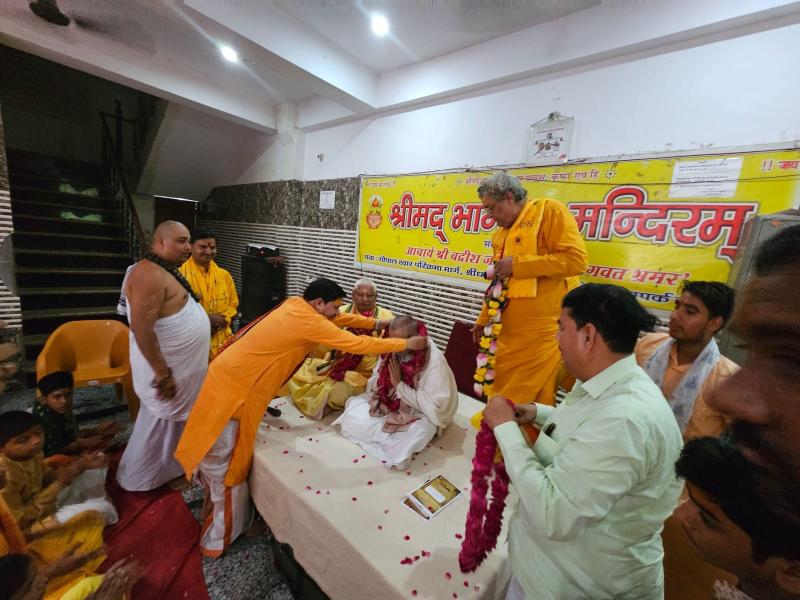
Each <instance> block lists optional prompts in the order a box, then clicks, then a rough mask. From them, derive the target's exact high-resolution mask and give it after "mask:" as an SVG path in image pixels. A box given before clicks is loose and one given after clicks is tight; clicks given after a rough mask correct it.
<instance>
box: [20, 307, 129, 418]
mask: <svg viewBox="0 0 800 600" xmlns="http://www.w3.org/2000/svg"><path fill="white" fill-rule="evenodd" d="M53 371H72V376H73V377H74V378H75V387H76V388H80V387H94V386H98V385H108V384H114V387H115V389H116V394H117V400H122V393H123V391H124V393H125V398H126V400H127V401H128V413H129V414H130V418H131V421H134V420H136V414H137V413H138V412H139V397H138V396H137V395H136V393H135V392H134V391H133V378H132V377H131V364H130V360H129V358H128V328H127V327H126V326H125V325H123V324H122V323H120V322H119V321H111V320H109V321H102V320H88V321H70V322H68V323H64V324H63V325H61V326H59V327H58V329H56V330H55V331H54V332H53V333H51V334H50V337H49V338H47V343H46V344H45V345H44V348H43V349H42V351H41V352H40V353H39V356H38V357H37V358H36V379H37V380H38V379H39V378H40V377H42V376H44V375H47V374H48V373H52V372H53Z"/></svg>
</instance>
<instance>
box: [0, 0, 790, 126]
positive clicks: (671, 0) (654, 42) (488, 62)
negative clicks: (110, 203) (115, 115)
mask: <svg viewBox="0 0 800 600" xmlns="http://www.w3.org/2000/svg"><path fill="white" fill-rule="evenodd" d="M40 1H47V0H40ZM50 1H51V2H52V1H53V0H50ZM56 1H57V2H58V5H59V7H60V9H61V11H62V12H63V13H64V14H66V15H67V16H69V17H70V18H71V23H70V24H69V26H67V27H59V26H57V25H53V24H51V23H48V22H46V21H44V20H42V19H40V18H38V17H37V16H35V15H34V14H33V13H32V12H31V10H30V9H29V8H28V3H29V0H4V1H3V2H0V43H3V44H6V45H8V46H11V47H14V48H17V49H19V50H23V51H25V52H29V53H32V54H35V55H38V56H42V57H44V58H47V59H50V60H53V61H55V62H59V63H61V64H65V65H67V66H69V67H72V68H76V69H79V70H82V71H85V72H88V73H90V74H92V75H96V76H99V77H103V78H105V79H109V80H111V81H114V82H116V83H120V84H123V85H127V86H129V87H132V88H134V89H138V90H141V91H144V92H147V93H150V94H153V95H156V96H160V97H162V98H165V99H167V100H170V101H173V102H177V103H180V104H182V105H185V106H189V107H192V108H195V109H198V110H201V111H203V112H205V113H207V114H211V115H215V116H219V117H221V118H223V119H226V120H229V121H233V122H236V123H239V124H242V125H245V126H246V127H249V128H252V129H256V130H259V131H264V132H267V133H275V132H276V131H277V130H279V129H280V127H281V123H279V121H281V120H283V121H281V122H282V123H283V126H284V127H285V126H286V120H287V119H288V120H289V121H290V123H291V124H290V125H289V126H290V127H295V126H296V127H298V128H301V129H305V130H313V129H314V128H324V127H330V126H333V125H336V124H338V123H343V122H347V121H354V120H358V119H363V118H364V117H367V116H371V115H378V114H387V113H391V112H392V111H406V110H412V109H414V108H415V107H418V106H425V105H431V104H434V103H442V102H447V101H449V100H448V99H453V98H457V97H463V96H464V95H468V94H478V93H486V92H487V91H488V90H489V89H492V86H507V85H521V84H522V82H524V81H529V80H531V79H532V78H535V77H547V76H550V75H552V74H553V73H556V72H566V71H570V70H575V69H579V68H585V67H586V66H588V65H593V64H594V65H598V64H607V63H608V61H613V60H627V59H630V58H631V57H635V56H639V55H642V54H643V53H647V52H653V51H663V50H664V48H667V47H670V45H671V46H672V47H680V46H681V45H683V46H685V45H686V44H701V43H706V42H707V41H713V40H715V39H720V37H721V36H722V37H724V36H733V35H745V34H747V33H748V32H749V31H752V30H753V28H759V27H774V26H778V25H780V23H782V22H783V21H781V20H782V19H783V20H786V19H797V18H798V15H799V14H800V9H798V6H800V2H797V1H793V0H742V1H741V2H736V3H732V2H730V1H729V0H704V2H703V3H702V10H700V9H699V8H697V7H698V6H699V5H698V3H697V2H696V0H648V2H630V3H629V2H618V1H614V0H605V1H603V0H392V1H388V0H355V1H348V0H56ZM373 12H379V13H381V14H383V15H385V16H386V17H387V18H388V19H389V21H390V25H391V32H390V34H389V35H387V36H386V37H384V38H377V37H376V36H374V35H373V34H372V32H371V30H370V27H369V19H370V16H371V14H372V13H373ZM776 23H777V25H776ZM220 44H227V45H230V46H232V47H233V48H235V49H236V50H237V51H238V52H239V55H240V57H241V58H242V61H241V62H239V63H238V64H233V63H229V62H226V61H225V60H224V59H223V58H222V56H221V54H220V52H219V49H218V47H219V45H220ZM287 103H288V104H290V105H291V107H290V108H289V109H288V110H287V109H286V106H285V105H286V104H287ZM282 105H283V106H284V107H283V108H279V107H280V106H282ZM287 115H288V117H287Z"/></svg>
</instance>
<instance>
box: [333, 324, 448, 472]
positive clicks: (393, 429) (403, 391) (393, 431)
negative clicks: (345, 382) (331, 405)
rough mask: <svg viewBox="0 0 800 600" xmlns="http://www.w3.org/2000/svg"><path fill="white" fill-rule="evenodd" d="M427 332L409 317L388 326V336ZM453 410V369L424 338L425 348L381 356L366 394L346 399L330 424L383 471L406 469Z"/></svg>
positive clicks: (406, 336)
mask: <svg viewBox="0 0 800 600" xmlns="http://www.w3.org/2000/svg"><path fill="white" fill-rule="evenodd" d="M426 333H427V332H426V330H425V326H424V325H423V324H422V322H421V321H417V320H416V319H414V318H412V317H409V316H401V317H397V318H396V319H394V320H392V322H391V324H390V325H389V335H390V336H391V337H404V338H409V337H411V336H413V335H426ZM457 408H458V388H457V387H456V380H455V377H454V376H453V372H452V371H451V370H450V366H449V365H448V364H447V360H445V358H444V354H442V351H441V350H439V348H437V347H436V344H434V343H433V341H431V340H428V347H427V348H426V349H425V350H419V351H417V352H408V351H406V352H396V353H394V354H384V355H383V356H381V358H380V361H379V362H378V364H377V366H376V367H375V372H374V373H373V374H372V377H370V379H369V383H368V384H367V390H366V392H364V393H363V394H359V395H358V396H354V397H352V398H350V399H349V400H348V401H347V406H346V407H345V409H344V413H343V414H342V415H341V416H340V417H339V418H338V419H336V420H335V421H334V422H333V424H334V425H338V426H339V427H340V431H341V433H342V435H343V436H344V437H346V438H347V439H348V440H350V441H351V442H353V443H354V444H358V445H359V446H361V448H363V450H364V452H366V453H367V454H369V455H370V456H372V457H373V458H374V459H376V460H379V461H381V464H383V465H384V466H385V467H386V468H387V469H388V468H391V467H396V468H398V469H406V468H407V467H408V465H409V463H411V459H412V457H413V456H414V454H416V453H417V452H420V451H421V450H422V449H423V448H425V446H426V445H427V444H428V442H430V441H431V440H432V439H433V437H434V436H435V435H437V434H439V433H441V432H443V431H444V429H445V428H446V427H447V426H448V425H450V423H452V422H453V417H454V415H455V413H456V409H457Z"/></svg>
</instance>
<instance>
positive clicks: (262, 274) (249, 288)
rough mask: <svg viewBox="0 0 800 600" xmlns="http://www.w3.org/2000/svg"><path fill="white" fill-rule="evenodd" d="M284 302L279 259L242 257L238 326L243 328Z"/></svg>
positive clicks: (284, 295)
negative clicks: (239, 318)
mask: <svg viewBox="0 0 800 600" xmlns="http://www.w3.org/2000/svg"><path fill="white" fill-rule="evenodd" d="M285 299H286V267H285V266H284V264H283V258H282V257H277V258H261V257H259V256H249V255H244V256H242V294H241V298H239V312H241V313H242V319H241V325H247V324H248V323H249V322H250V321H252V320H253V319H255V318H257V317H259V316H261V315H263V314H264V313H265V312H267V311H268V310H271V309H273V308H275V307H276V306H277V305H278V304H280V303H281V302H283V301H284V300H285Z"/></svg>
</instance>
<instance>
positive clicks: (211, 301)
mask: <svg viewBox="0 0 800 600" xmlns="http://www.w3.org/2000/svg"><path fill="white" fill-rule="evenodd" d="M191 243H192V256H191V257H190V258H189V260H187V261H186V262H185V263H183V264H182V265H181V268H180V272H181V275H183V276H184V277H185V278H186V280H187V281H188V282H189V284H190V285H191V286H192V289H193V290H194V291H195V293H197V295H198V296H199V297H200V305H201V306H202V307H203V310H205V311H206V313H208V320H209V321H211V347H210V349H209V353H208V360H211V359H212V358H214V357H215V356H216V355H217V352H219V350H220V348H222V346H223V344H224V343H225V341H226V340H227V339H228V338H229V337H231V336H232V335H233V332H232V331H231V320H232V319H233V317H235V316H236V312H237V311H238V309H239V296H238V295H237V294H236V286H235V285H234V283H233V277H231V274H230V273H228V271H226V270H225V269H223V268H222V267H220V266H219V265H217V263H216V262H215V261H214V257H215V256H216V255H217V236H216V234H215V233H214V232H213V231H212V230H211V229H206V228H204V227H201V228H198V229H195V230H194V231H193V232H192V237H191Z"/></svg>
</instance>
